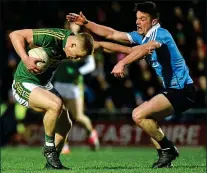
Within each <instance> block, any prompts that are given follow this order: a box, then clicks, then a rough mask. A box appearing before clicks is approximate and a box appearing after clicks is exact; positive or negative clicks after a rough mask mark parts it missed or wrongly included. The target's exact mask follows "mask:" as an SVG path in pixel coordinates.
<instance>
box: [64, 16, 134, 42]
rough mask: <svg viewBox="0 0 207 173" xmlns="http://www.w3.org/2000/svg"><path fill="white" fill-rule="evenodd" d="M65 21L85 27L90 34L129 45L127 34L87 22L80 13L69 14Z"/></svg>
mask: <svg viewBox="0 0 207 173" xmlns="http://www.w3.org/2000/svg"><path fill="white" fill-rule="evenodd" d="M66 19H67V20H68V21H69V22H75V23H76V24H77V25H80V26H85V27H86V28H87V29H89V30H90V31H91V32H93V33H95V34H97V35H99V36H102V37H105V38H107V39H111V40H115V41H118V42H122V43H130V41H129V39H128V37H127V33H125V32H120V31H117V30H115V29H113V28H110V27H107V26H104V25H99V24H96V23H95V22H92V21H89V20H87V19H86V17H85V16H84V15H83V13H82V12H80V14H79V15H78V14H75V13H69V14H68V15H67V16H66Z"/></svg>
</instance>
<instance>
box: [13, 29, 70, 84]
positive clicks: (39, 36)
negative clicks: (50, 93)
mask: <svg viewBox="0 0 207 173" xmlns="http://www.w3.org/2000/svg"><path fill="white" fill-rule="evenodd" d="M71 34H72V32H71V31H70V30H66V29H57V28H50V29H33V44H34V45H35V46H38V47H43V48H44V50H45V51H46V52H47V54H48V56H49V58H50V60H51V61H52V64H51V66H50V67H48V69H47V70H46V71H45V72H43V73H41V74H33V73H31V72H29V71H28V70H27V68H26V67H25V65H24V63H23V62H22V61H20V63H19V64H18V67H17V70H16V72H15V74H14V79H15V80H16V81H19V82H30V83H34V84H38V85H45V84H47V83H48V82H49V81H50V80H51V78H52V76H53V74H54V72H55V70H56V69H57V67H58V65H59V64H60V63H61V62H62V60H63V59H66V55H65V52H64V51H63V48H64V47H65V44H66V41H67V38H68V36H69V35H71ZM28 50H29V49H28Z"/></svg>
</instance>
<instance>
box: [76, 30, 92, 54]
mask: <svg viewBox="0 0 207 173" xmlns="http://www.w3.org/2000/svg"><path fill="white" fill-rule="evenodd" d="M76 36H77V39H78V40H79V41H80V43H81V47H82V48H83V52H84V53H85V54H86V55H91V54H93V51H94V39H93V37H92V36H91V35H90V34H88V33H79V34H77V35H76Z"/></svg>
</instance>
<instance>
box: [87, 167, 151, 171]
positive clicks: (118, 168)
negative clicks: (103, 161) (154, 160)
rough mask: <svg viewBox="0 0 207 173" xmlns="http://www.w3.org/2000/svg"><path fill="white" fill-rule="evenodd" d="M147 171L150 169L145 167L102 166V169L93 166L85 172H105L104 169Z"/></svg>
mask: <svg viewBox="0 0 207 173" xmlns="http://www.w3.org/2000/svg"><path fill="white" fill-rule="evenodd" d="M140 168H141V169H143V168H144V169H146V168H149V167H146V166H145V167H144V166H129V167H127V166H103V167H102V166H100V167H98V166H91V167H85V168H84V169H85V170H92V169H93V170H103V169H108V170H121V169H129V170H130V169H140Z"/></svg>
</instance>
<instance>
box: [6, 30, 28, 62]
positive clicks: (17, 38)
mask: <svg viewBox="0 0 207 173" xmlns="http://www.w3.org/2000/svg"><path fill="white" fill-rule="evenodd" d="M9 37H10V39H11V42H12V45H13V46H14V49H15V51H16V52H17V54H18V55H19V56H20V58H21V59H22V60H23V61H24V60H25V59H26V58H27V57H28V55H27V53H26V51H25V46H26V44H25V41H26V40H25V38H24V37H23V36H22V35H20V34H19V33H18V32H17V31H13V32H12V33H11V34H9Z"/></svg>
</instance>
